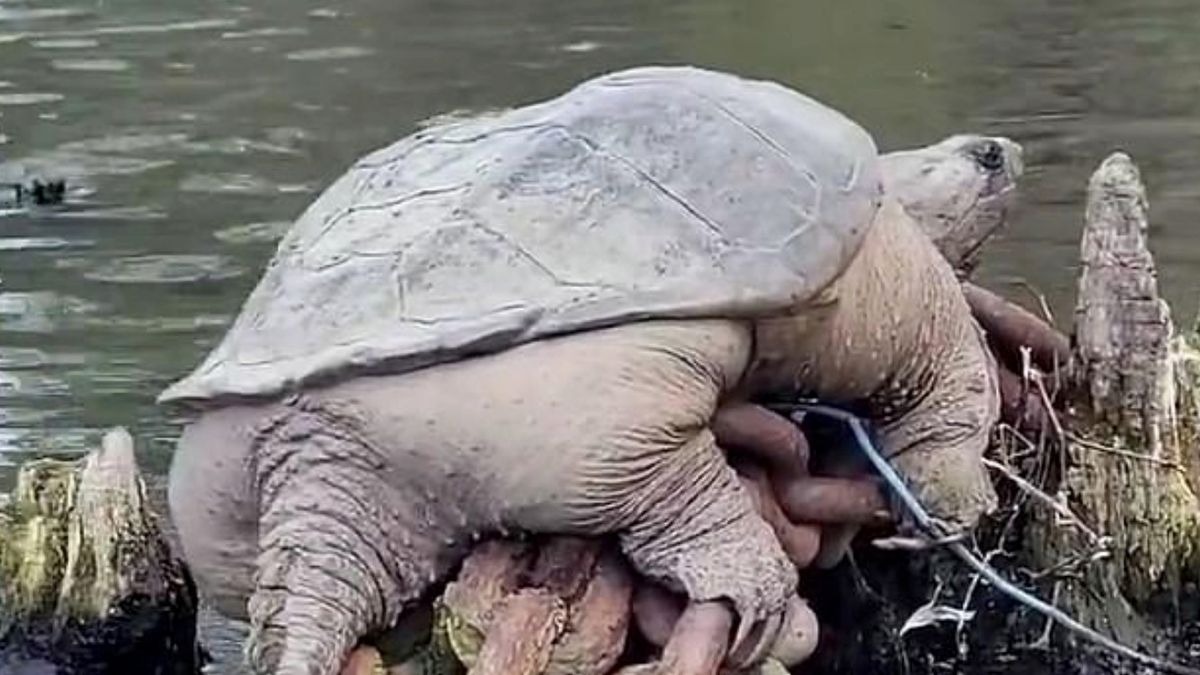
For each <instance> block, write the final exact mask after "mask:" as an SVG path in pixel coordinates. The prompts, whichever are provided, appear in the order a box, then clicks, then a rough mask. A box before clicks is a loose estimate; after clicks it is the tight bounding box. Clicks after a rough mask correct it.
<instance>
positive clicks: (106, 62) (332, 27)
mask: <svg viewBox="0 0 1200 675" xmlns="http://www.w3.org/2000/svg"><path fill="white" fill-rule="evenodd" d="M1197 29H1200V4H1198V3H1194V2H1190V1H1189V0H1148V1H1144V2H1138V3H1133V2H1116V1H1113V0H1108V1H1105V0H1090V1H1085V0H1057V1H1054V2H1051V1H1050V0H988V1H987V2H983V1H980V0H909V1H908V2H873V1H870V0H842V2H838V3H800V2H794V1H791V0H762V1H751V2H732V1H730V2H720V1H718V0H695V1H688V0H664V1H655V2H647V1H644V0H642V1H635V0H578V1H576V2H561V1H551V0H525V1H510V2H495V1H491V0H443V1H441V2H421V1H418V0H342V1H333V0H326V1H324V2H320V1H312V0H286V1H285V0H263V1H262V2H257V3H253V4H245V5H243V4H238V3H234V2H228V1H222V0H190V1H188V2H183V1H181V0H174V1H162V0H160V1H159V2H149V1H147V0H98V1H96V2H91V3H85V2H80V3H66V2H58V1H56V0H47V1H34V2H28V3H25V2H13V1H12V0H0V158H2V159H4V160H8V161H9V162H10V164H9V165H7V166H6V167H5V168H4V169H0V172H2V171H7V172H10V173H11V172H12V171H14V170H15V169H14V166H16V165H13V164H11V162H17V165H19V166H21V167H25V168H27V169H28V170H29V171H30V172H31V173H34V174H37V173H54V174H61V175H66V176H67V177H68V178H69V179H70V180H71V185H72V187H73V191H72V194H71V201H72V202H73V206H72V207H71V208H70V209H68V210H66V211H64V212H53V213H50V212H45V213H28V212H23V211H4V210H0V487H3V486H4V484H5V483H6V480H7V479H8V478H10V476H11V466H12V465H13V464H14V463H16V462H19V461H20V460H21V459H22V458H23V457H26V456H28V455H29V453H36V452H70V451H74V450H78V449H81V448H84V447H87V446H88V445H89V444H91V443H92V442H93V441H95V440H96V439H97V437H98V434H99V432H100V431H101V430H102V429H103V428H105V427H107V426H110V425H114V424H123V425H127V426H128V427H129V428H130V429H131V430H132V431H133V432H134V433H135V436H136V437H137V439H138V441H139V444H140V448H141V452H142V457H143V463H144V465H145V466H146V467H147V468H149V469H150V470H151V471H153V472H155V473H157V474H161V473H162V472H163V471H164V470H165V468H166V466H167V465H168V462H169V458H170V452H171V445H172V438H173V436H174V434H175V427H174V426H173V424H172V422H171V420H170V419H169V418H168V417H166V416H165V415H164V413H163V412H162V411H160V410H158V409H156V407H155V406H154V405H153V398H154V396H155V395H156V394H157V392H158V391H160V390H161V389H162V388H163V387H164V386H165V385H166V384H167V383H168V382H169V381H171V380H172V379H174V378H176V377H178V376H180V375H181V374H183V373H184V372H185V371H187V370H188V369H190V368H191V367H192V366H193V365H195V364H196V363H197V362H198V360H199V359H200V358H201V357H202V356H203V355H204V353H205V352H206V351H207V349H208V348H209V347H210V346H212V345H213V343H214V341H215V340H216V339H217V338H218V337H219V336H220V334H221V333H222V331H223V329H224V326H225V324H226V322H228V321H229V320H230V319H231V318H232V316H233V315H234V314H235V313H236V311H237V309H238V306H239V305H240V303H241V301H242V298H243V297H244V295H245V294H246V293H247V292H248V291H249V289H250V288H251V286H252V285H253V284H254V282H255V281H256V279H257V277H258V273H259V271H260V269H261V268H262V266H263V265H264V263H265V262H266V260H267V259H268V257H269V256H270V254H271V252H272V249H273V241H274V239H275V238H276V237H277V236H278V235H279V234H280V232H281V230H282V229H283V228H284V227H286V223H287V221H289V220H290V219H292V218H294V217H295V216H296V215H297V214H298V213H299V212H300V210H301V209H302V208H303V207H304V206H305V205H306V204H307V203H308V202H309V201H310V200H311V199H312V198H313V197H314V196H315V194H316V192H317V191H319V190H320V189H321V188H322V187H323V186H324V185H326V184H327V183H328V182H329V181H330V180H332V179H333V178H334V177H335V176H337V175H338V174H340V173H341V172H342V171H343V170H344V168H345V167H346V166H347V165H348V164H349V163H350V162H351V161H352V160H354V159H355V158H356V157H358V156H359V155H361V154H363V153H364V152H366V151H368V150H371V149H374V148H376V147H379V146H381V145H385V144H387V143H390V142H391V141H393V140H394V139H396V138H398V137H400V136H403V135H405V134H407V133H409V132H411V131H412V130H413V129H414V128H415V127H416V125H418V124H419V123H421V122H422V121H423V120H428V119H429V118H430V117H432V116H435V115H438V114H442V113H448V112H454V111H459V112H461V111H476V110H481V109H486V108H493V107H501V106H509V105H514V104H520V103H523V102H528V101H531V100H535V99H539V98H544V97H548V96H552V95H554V94H557V93H559V92H561V91H562V90H563V89H565V88H567V87H569V86H571V85H572V84H574V83H575V82H577V81H579V80H580V79H583V78H585V77H587V76H589V75H592V74H596V73H599V72H602V71H605V70H611V69H615V68H618V67H623V66H628V65H634V64H644V63H652V62H653V63H694V64H700V65H706V66H712V67H718V68H724V69H728V70H733V71H737V72H740V73H743V74H746V75H752V76H762V77H770V78H774V79H778V80H781V81H783V82H786V83H788V84H791V85H793V86H795V87H797V88H800V89H803V90H805V91H807V92H808V93H810V94H813V95H816V96H817V97H819V98H821V99H823V100H825V101H827V102H829V103H831V104H833V105H835V106H837V107H839V108H841V109H842V110H843V111H845V112H847V113H848V114H850V115H851V116H853V117H855V118H856V119H858V120H860V121H861V122H862V123H863V124H864V125H866V126H867V127H868V128H870V129H871V130H872V131H873V132H874V133H875V134H876V136H877V138H878V140H879V142H880V144H881V146H883V147H884V148H887V149H891V148H896V147H903V146H910V145H920V144H925V143H928V142H933V141H935V140H938V139H939V138H941V137H943V136H945V135H947V134H949V133H952V132H955V131H961V130H971V131H984V132H990V133H1003V134H1007V135H1011V136H1013V137H1015V138H1017V139H1018V140H1020V141H1021V142H1022V143H1024V144H1025V145H1026V148H1027V161H1028V164H1029V172H1028V176H1027V178H1026V182H1025V185H1026V189H1025V193H1024V206H1023V208H1022V210H1021V212H1020V213H1019V214H1018V217H1017V220H1016V221H1015V222H1014V223H1013V224H1012V227H1011V229H1010V230H1009V231H1008V232H1007V233H1005V235H1004V236H1003V238H1002V239H1001V240H999V241H997V242H995V243H994V244H993V245H992V246H991V250H990V254H989V257H988V259H987V262H986V265H985V267H984V269H983V270H982V272H983V276H984V279H985V280H987V281H991V282H992V283H993V284H994V285H995V284H1000V283H1001V282H1005V281H1008V280H1010V279H1013V278H1020V279H1025V280H1028V281H1029V282H1031V283H1033V284H1035V285H1037V286H1038V287H1039V288H1041V289H1042V290H1044V291H1046V292H1047V293H1048V294H1049V296H1050V299H1051V301H1052V304H1053V306H1054V307H1055V309H1056V310H1057V311H1058V312H1059V313H1060V314H1063V313H1068V312H1069V311H1070V302H1071V295H1072V285H1073V279H1074V271H1073V264H1074V260H1075V255H1076V247H1077V241H1078V231H1079V227H1080V222H1081V219H1082V198H1083V186H1084V182H1085V180H1086V177H1087V175H1088V174H1089V173H1090V171H1091V170H1092V168H1093V167H1094V166H1095V165H1096V163H1098V162H1099V161H1100V160H1101V159H1102V158H1103V156H1104V155H1105V154H1106V153H1107V152H1108V151H1110V150H1113V149H1116V148H1123V149H1126V150H1128V151H1130V152H1132V153H1133V155H1134V157H1135V159H1136V160H1138V161H1139V163H1140V164H1141V166H1142V168H1143V172H1144V174H1145V177H1146V179H1147V180H1148V182H1149V185H1150V198H1151V203H1152V207H1153V211H1152V218H1153V221H1154V224H1155V226H1156V227H1155V230H1154V232H1153V236H1154V240H1153V247H1154V249H1155V251H1156V253H1157V255H1158V260H1159V262H1160V265H1161V268H1160V271H1161V278H1162V281H1163V284H1164V287H1165V290H1166V292H1167V295H1168V297H1169V298H1170V299H1171V300H1172V301H1173V302H1174V303H1176V304H1177V306H1178V307H1179V308H1180V311H1181V313H1183V314H1184V316H1182V317H1180V318H1181V319H1182V320H1183V321H1188V322H1190V320H1191V313H1192V311H1193V307H1194V306H1195V304H1196V303H1195V298H1194V296H1195V291H1196V289H1197V287H1200V228H1197V227H1196V226H1195V224H1194V223H1195V220H1196V216H1197V215H1200V40H1197V39H1196V37H1195V34H1196V30H1197ZM2 179H3V176H2V175H0V180H2ZM6 467H7V468H6Z"/></svg>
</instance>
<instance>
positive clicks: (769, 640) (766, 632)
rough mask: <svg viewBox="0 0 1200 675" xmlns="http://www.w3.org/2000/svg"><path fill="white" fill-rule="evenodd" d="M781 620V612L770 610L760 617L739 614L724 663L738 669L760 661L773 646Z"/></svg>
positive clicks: (781, 625) (782, 616) (781, 624)
mask: <svg viewBox="0 0 1200 675" xmlns="http://www.w3.org/2000/svg"><path fill="white" fill-rule="evenodd" d="M783 620H784V613H783V612H771V613H769V614H767V615H766V616H765V617H761V618H759V617H756V616H755V615H754V614H747V615H745V616H739V617H738V627H737V632H736V634H735V635H734V638H733V642H732V643H730V646H729V653H728V654H727V655H726V657H725V662H726V664H728V665H729V666H731V667H733V668H736V669H739V670H740V669H744V668H748V667H750V666H753V665H755V664H757V663H760V662H762V661H763V660H764V659H765V658H767V656H768V655H769V654H770V653H771V649H772V648H773V647H774V646H775V640H776V639H777V638H778V637H779V631H780V630H781V629H782V628H783Z"/></svg>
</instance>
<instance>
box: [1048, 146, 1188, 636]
mask: <svg viewBox="0 0 1200 675" xmlns="http://www.w3.org/2000/svg"><path fill="white" fill-rule="evenodd" d="M1148 225H1149V222H1148V203H1147V199H1146V191H1145V187H1144V186H1143V184H1142V180H1141V176H1140V174H1139V171H1138V169H1137V167H1136V166H1135V165H1134V163H1133V161H1132V160H1131V159H1130V158H1129V157H1128V156H1127V155H1125V154H1123V153H1114V154H1113V155H1111V156H1109V157H1108V158H1107V159H1106V160H1105V161H1104V162H1103V163H1102V164H1101V165H1100V167H1099V168H1098V169H1097V170H1096V172H1095V174H1094V175H1093V176H1092V178H1091V181H1090V182H1089V184H1088V195H1087V211H1086V215H1085V223H1084V231H1083V236H1082V241H1081V245H1080V271H1079V278H1078V296H1077V300H1076V308H1075V322H1074V351H1073V355H1072V361H1071V366H1070V371H1069V380H1070V387H1069V391H1070V399H1069V400H1070V406H1069V414H1068V415H1067V417H1066V428H1067V430H1068V434H1069V435H1068V436H1067V437H1066V438H1063V439H1059V441H1060V442H1059V446H1060V450H1061V451H1062V453H1063V454H1062V456H1061V458H1060V462H1059V464H1060V466H1059V467H1058V469H1059V472H1060V475H1059V485H1058V491H1059V493H1060V494H1061V495H1062V497H1063V499H1064V501H1065V503H1067V504H1069V505H1070V507H1071V508H1072V509H1073V510H1074V512H1075V514H1076V515H1077V516H1078V517H1079V518H1080V519H1081V520H1082V521H1083V522H1085V523H1088V524H1089V526H1090V528H1091V529H1092V530H1093V531H1095V532H1096V533H1098V534H1099V535H1100V536H1101V537H1105V538H1107V545H1106V546H1105V547H1104V548H1105V556H1106V557H1104V556H1101V557H1100V559H1093V560H1092V561H1091V562H1087V563H1084V564H1081V565H1080V566H1079V567H1078V569H1077V570H1075V571H1076V572H1077V573H1076V574H1074V575H1072V576H1070V577H1067V576H1064V577H1062V579H1061V582H1062V587H1061V590H1062V594H1061V595H1060V605H1062V606H1064V607H1067V608H1070V609H1071V610H1073V611H1074V612H1075V613H1076V614H1077V615H1078V616H1079V617H1080V618H1081V619H1083V620H1084V621H1085V622H1087V623H1089V624H1091V625H1094V626H1098V627H1105V628H1107V629H1108V630H1109V631H1110V632H1111V633H1113V634H1114V635H1115V636H1116V637H1118V638H1123V639H1124V640H1126V641H1131V642H1136V641H1139V640H1140V639H1141V638H1142V637H1143V636H1142V631H1143V626H1142V621H1141V615H1142V613H1143V612H1144V611H1145V610H1147V609H1149V607H1150V603H1151V602H1152V601H1154V600H1155V599H1162V598H1164V597H1165V598H1166V599H1167V600H1168V601H1169V603H1170V604H1174V603H1176V602H1177V601H1178V597H1177V594H1178V593H1179V592H1180V588H1181V582H1182V580H1183V579H1184V578H1188V577H1190V578H1192V579H1195V578H1196V577H1197V576H1198V573H1200V565H1198V561H1200V557H1198V555H1197V552H1198V551H1200V500H1198V499H1197V491H1196V488H1197V487H1198V486H1200V459H1198V452H1200V435H1198V433H1197V421H1198V420H1200V368H1197V365H1196V364H1197V354H1198V352H1197V350H1196V348H1195V345H1196V344H1198V342H1200V341H1198V339H1197V334H1196V332H1195V331H1194V330H1193V331H1191V332H1190V333H1188V334H1184V335H1177V334H1176V330H1175V327H1174V323H1173V321H1172V319H1171V309H1170V307H1168V305H1167V303H1166V302H1165V301H1164V300H1163V299H1162V298H1161V297H1160V296H1159V293H1158V284H1157V278H1156V277H1157V275H1156V269H1155V264H1154V258H1153V256H1152V255H1151V253H1150V250H1149V248H1148V246H1147V231H1148ZM1039 525H1040V527H1038V528H1036V529H1035V530H1034V536H1032V537H1031V538H1030V545H1031V548H1032V551H1033V553H1034V558H1035V560H1037V561H1038V562H1039V563H1041V565H1042V566H1044V567H1049V566H1051V565H1054V564H1058V563H1061V562H1062V561H1063V560H1064V559H1067V558H1069V557H1070V556H1075V557H1079V552H1080V551H1087V550H1089V549H1090V550H1094V549H1095V547H1096V546H1095V542H1089V541H1087V539H1089V538H1090V535H1088V534H1087V533H1084V532H1081V531H1080V530H1079V529H1078V528H1069V529H1064V528H1062V527H1061V526H1058V525H1056V524H1055V523H1054V522H1052V519H1051V518H1041V519H1040V522H1039ZM1093 558H1095V556H1093Z"/></svg>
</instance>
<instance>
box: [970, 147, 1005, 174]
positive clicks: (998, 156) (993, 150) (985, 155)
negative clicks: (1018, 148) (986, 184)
mask: <svg viewBox="0 0 1200 675" xmlns="http://www.w3.org/2000/svg"><path fill="white" fill-rule="evenodd" d="M972 154H973V155H975V161H976V162H978V163H979V166H981V167H983V168H984V169H986V170H988V171H999V170H1000V169H1003V168H1004V148H1002V147H1000V144H999V143H997V142H996V141H993V140H987V141H984V142H983V143H982V144H980V145H979V147H977V148H975V149H974V151H973V152H972Z"/></svg>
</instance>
